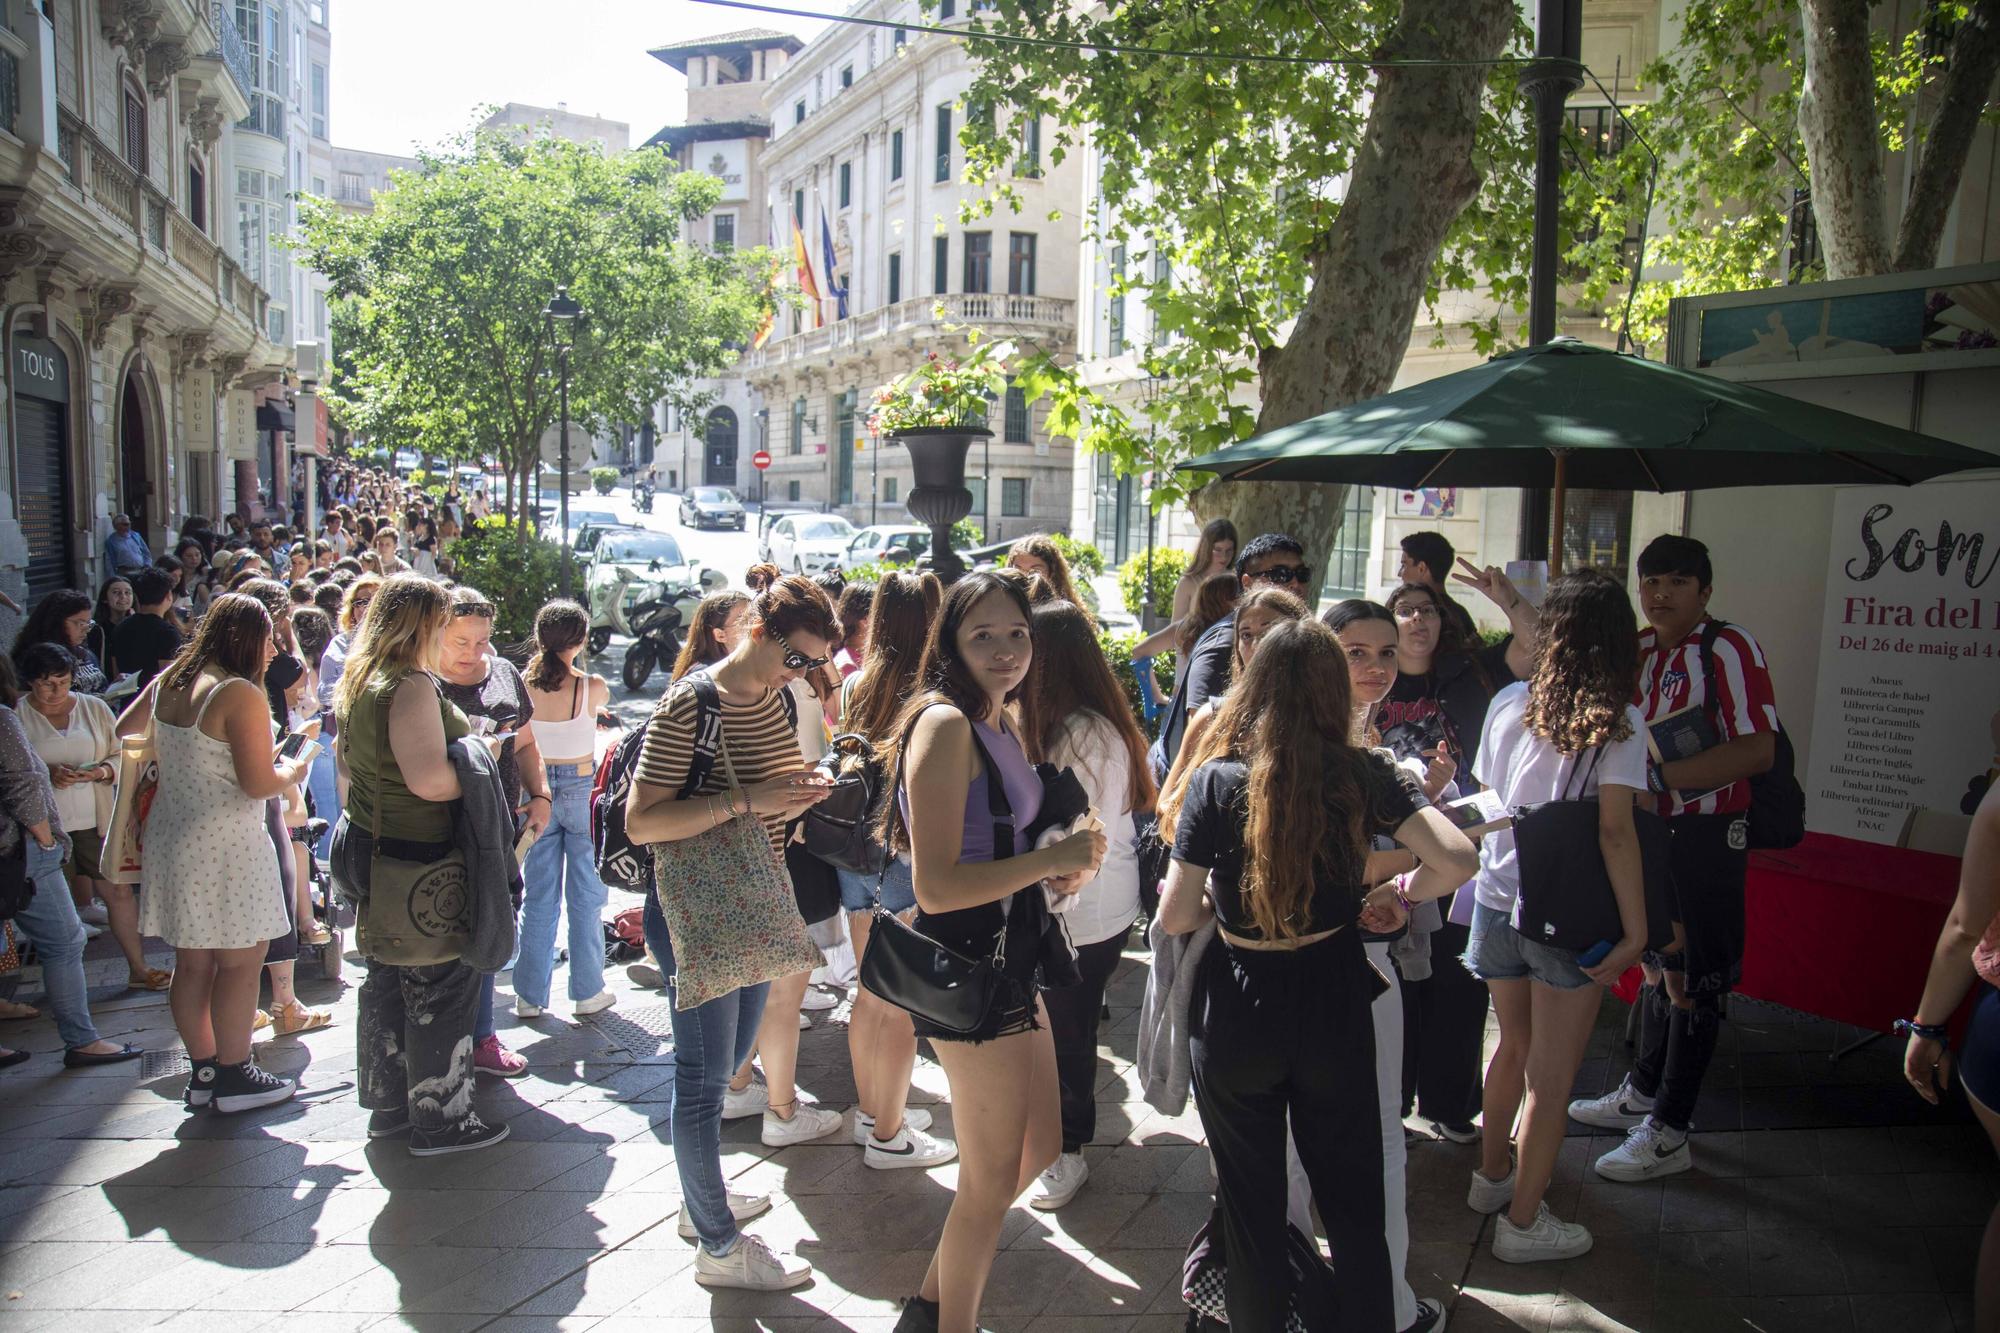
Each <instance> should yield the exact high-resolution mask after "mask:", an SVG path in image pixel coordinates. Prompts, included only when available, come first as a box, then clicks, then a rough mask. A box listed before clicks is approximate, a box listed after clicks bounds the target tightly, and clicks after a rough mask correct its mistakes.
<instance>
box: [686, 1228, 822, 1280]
mask: <svg viewBox="0 0 2000 1333" xmlns="http://www.w3.org/2000/svg"><path fill="white" fill-rule="evenodd" d="M812 1275H813V1270H812V1265H811V1264H809V1263H807V1262H806V1261H805V1260H803V1259H798V1258H794V1257H792V1256H790V1255H786V1256H784V1257H783V1258H780V1257H779V1256H778V1255H776V1254H773V1253H772V1252H771V1247H770V1246H768V1245H766V1244H765V1243H764V1242H763V1241H761V1240H758V1239H757V1238H756V1237H755V1236H743V1237H741V1238H740V1239H738V1240H737V1242H736V1248H735V1249H733V1250H731V1251H730V1252H729V1253H728V1254H725V1255H723V1256H722V1257H721V1258H719V1259H718V1258H716V1257H715V1256H714V1255H712V1254H710V1253H709V1252H708V1251H707V1250H696V1251H695V1256H694V1280H695V1281H697V1282H699V1283H701V1285H702V1286H704V1287H737V1288H740V1289H741V1290H744V1291H790V1290H791V1289H792V1288H793V1287H798V1286H803V1285H805V1284H806V1283H807V1282H810V1281H812Z"/></svg>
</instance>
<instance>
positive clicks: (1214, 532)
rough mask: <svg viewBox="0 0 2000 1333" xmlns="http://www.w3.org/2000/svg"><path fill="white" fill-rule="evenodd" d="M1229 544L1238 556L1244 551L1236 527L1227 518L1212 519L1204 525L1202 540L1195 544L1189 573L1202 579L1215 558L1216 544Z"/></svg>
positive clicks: (1189, 564)
mask: <svg viewBox="0 0 2000 1333" xmlns="http://www.w3.org/2000/svg"><path fill="white" fill-rule="evenodd" d="M1217 542H1228V543H1229V544H1230V546H1232V547H1233V548H1235V551H1236V552H1237V554H1241V553H1242V551H1243V542H1242V539H1241V538H1239V537H1238V536H1237V535H1236V525H1235V524H1234V523H1231V522H1230V521H1229V520H1228V519H1226V518H1211V519H1210V520H1208V522H1206V523H1204V524H1202V528H1201V538H1200V540H1198V541H1197V542H1195V544H1194V559H1192V560H1190V561H1188V572H1189V573H1191V574H1193V575H1194V576H1195V577H1196V578H1201V577H1203V575H1204V574H1205V573H1206V571H1207V569H1208V562H1209V561H1211V560H1213V559H1214V558H1215V544H1216V543H1217Z"/></svg>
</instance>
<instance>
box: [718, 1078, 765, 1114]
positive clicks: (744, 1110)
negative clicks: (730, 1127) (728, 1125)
mask: <svg viewBox="0 0 2000 1333" xmlns="http://www.w3.org/2000/svg"><path fill="white" fill-rule="evenodd" d="M770 1109H771V1090H770V1089H769V1088H767V1087H765V1086H764V1085H763V1084H762V1083H759V1082H756V1081H755V1080H754V1079H753V1080H752V1081H751V1083H750V1086H749V1087H747V1088H745V1089H743V1091H741V1092H738V1091H737V1090H736V1089H734V1088H730V1089H728V1090H727V1091H725V1092H724V1093H723V1094H722V1118H723V1119H724V1120H744V1119H748V1118H749V1117H750V1116H753V1115H762V1114H764V1112H766V1111H768V1110H770Z"/></svg>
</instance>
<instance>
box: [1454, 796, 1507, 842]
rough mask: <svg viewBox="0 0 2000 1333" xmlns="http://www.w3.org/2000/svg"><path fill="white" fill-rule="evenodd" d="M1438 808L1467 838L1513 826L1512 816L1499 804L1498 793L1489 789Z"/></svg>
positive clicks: (1481, 835)
mask: <svg viewBox="0 0 2000 1333" xmlns="http://www.w3.org/2000/svg"><path fill="white" fill-rule="evenodd" d="M1438 809H1439V810H1440V811H1441V812H1442V813H1443V815H1444V817H1445V818H1446V819H1448V820H1450V821H1451V826H1452V827H1453V828H1455V829H1457V830H1458V831H1459V832H1460V833H1463V834H1464V835H1465V836H1466V837H1468V838H1480V837H1484V836H1485V835H1486V834H1488V833H1491V832H1492V831H1493V830H1494V829H1502V828H1512V827H1513V826H1514V817H1513V815H1511V814H1509V813H1508V811H1507V807H1506V806H1504V805H1502V804H1500V795H1499V793H1498V792H1495V791H1492V790H1490V789H1489V790H1486V791H1476V792H1474V793H1472V795H1470V796H1461V797H1459V798H1458V799H1457V800H1456V801H1452V802H1449V803H1448V804H1445V805H1442V806H1439V807H1438Z"/></svg>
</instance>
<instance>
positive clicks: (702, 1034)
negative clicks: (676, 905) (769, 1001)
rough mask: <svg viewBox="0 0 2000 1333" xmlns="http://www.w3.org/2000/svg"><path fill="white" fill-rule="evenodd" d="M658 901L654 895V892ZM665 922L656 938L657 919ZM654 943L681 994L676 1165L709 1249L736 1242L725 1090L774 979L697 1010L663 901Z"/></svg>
mask: <svg viewBox="0 0 2000 1333" xmlns="http://www.w3.org/2000/svg"><path fill="white" fill-rule="evenodd" d="M646 901H647V902H648V904H651V903H652V901H653V895H651V894H647V895H646ZM655 918H658V919H659V921H660V932H659V942H658V944H657V945H655V943H654V940H653V932H652V930H651V928H650V927H651V924H652V922H653V920H654V919H655ZM646 919H647V924H648V930H647V932H646V940H647V946H648V947H649V948H652V949H653V957H654V959H655V960H656V961H657V962H658V963H659V965H660V970H661V971H662V972H664V973H666V976H667V996H668V998H669V999H671V1000H674V1001H675V1006H674V1009H673V1011H672V1012H673V1018H672V1022H673V1027H674V1104H673V1114H672V1124H673V1131H674V1169H675V1170H677V1171H679V1172H680V1175H681V1207H683V1208H685V1209H686V1210H687V1215H688V1219H689V1220H690V1221H692V1222H693V1223H694V1229H695V1234H696V1235H698V1236H700V1237H701V1247H702V1248H703V1249H705V1250H707V1251H708V1252H709V1253H710V1254H717V1255H720V1254H727V1253H729V1252H730V1251H731V1250H733V1249H735V1248H736V1237H737V1230H736V1219H735V1217H733V1216H732V1215H731V1214H730V1212H729V1187H728V1184H727V1183H726V1182H725V1181H724V1180H723V1178H722V1096H723V1093H724V1092H726V1091H727V1090H728V1088H729V1078H730V1075H732V1074H734V1073H735V1072H736V1070H737V1068H738V1067H739V1066H740V1065H742V1063H743V1062H744V1061H745V1060H747V1059H749V1058H750V1052H751V1050H752V1048H754V1047H755V1046H756V1045H757V1024H758V1023H759V1022H760V1021H762V1019H763V1017H764V997H765V996H766V995H768V994H769V993H770V990H771V983H770V982H768V981H760V982H758V983H757V984H756V985H754V986H745V987H743V988H742V989H741V990H735V991H731V992H730V993H729V994H727V995H724V996H722V997H721V998H720V999H714V1000H710V1001H709V1002H708V1003H707V1004H702V1005H697V1006H695V1007H694V1008H693V1009H687V1010H683V1009H681V1008H680V1007H679V1003H678V997H677V996H676V994H675V988H674V950H673V945H672V943H671V942H670V941H669V940H668V938H667V932H666V922H665V919H664V918H662V917H659V915H658V908H657V907H655V908H653V910H652V911H649V912H648V913H647V914H646Z"/></svg>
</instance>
